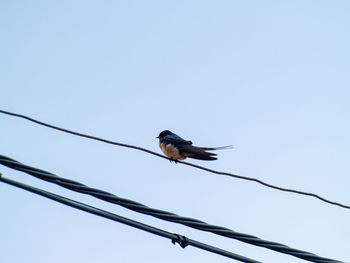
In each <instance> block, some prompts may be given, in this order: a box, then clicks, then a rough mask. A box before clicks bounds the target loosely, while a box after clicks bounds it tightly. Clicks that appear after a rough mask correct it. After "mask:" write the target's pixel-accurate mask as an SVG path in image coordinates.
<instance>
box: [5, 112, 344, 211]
mask: <svg viewBox="0 0 350 263" xmlns="http://www.w3.org/2000/svg"><path fill="white" fill-rule="evenodd" d="M0 113H3V114H6V115H10V116H14V117H18V118H22V119H26V120H28V121H31V122H34V123H36V124H39V125H42V126H45V127H49V128H51V129H55V130H59V131H62V132H66V133H70V134H73V135H77V136H80V137H85V138H88V139H92V140H96V141H100V142H104V143H108V144H112V145H117V146H121V147H126V148H131V149H135V150H139V151H143V152H146V153H149V154H153V155H155V156H158V157H160V158H164V159H167V160H170V161H171V160H172V159H170V158H168V157H166V156H164V155H161V154H159V153H156V152H153V151H150V150H148V149H145V148H142V147H138V146H134V145H130V144H125V143H119V142H114V141H110V140H106V139H103V138H99V137H95V136H91V135H86V134H83V133H79V132H75V131H71V130H68V129H64V128H60V127H57V126H54V125H51V124H48V123H45V122H42V121H38V120H35V119H33V118H31V117H28V116H25V115H22V114H17V113H13V112H8V111H4V110H0ZM177 163H181V164H184V165H187V166H192V167H194V168H198V169H201V170H204V171H207V172H210V173H214V174H220V175H226V176H230V177H234V178H238V179H242V180H247V181H253V182H256V183H259V184H261V185H264V186H266V187H269V188H272V189H275V190H279V191H283V192H290V193H295V194H299V195H306V196H311V197H315V198H317V199H319V200H321V201H323V202H326V203H328V204H331V205H336V206H339V207H342V208H347V209H350V206H349V205H344V204H341V203H338V202H335V201H331V200H328V199H326V198H324V197H321V196H319V195H317V194H314V193H309V192H304V191H300V190H295V189H289V188H285V187H280V186H275V185H272V184H269V183H265V182H263V181H261V180H259V179H256V178H253V177H247V176H242V175H237V174H232V173H227V172H220V171H216V170H213V169H209V168H206V167H203V166H200V165H196V164H192V163H187V162H184V161H177Z"/></svg>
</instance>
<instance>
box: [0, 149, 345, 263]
mask: <svg viewBox="0 0 350 263" xmlns="http://www.w3.org/2000/svg"><path fill="white" fill-rule="evenodd" d="M0 164H3V165H5V166H7V167H10V168H13V169H16V170H19V171H22V172H25V173H27V174H30V175H32V176H34V177H36V178H39V179H42V180H45V181H47V182H51V183H54V184H57V185H60V186H62V187H64V188H67V189H70V190H73V191H76V192H80V193H84V194H88V195H91V196H94V197H96V198H99V199H102V200H105V201H107V202H111V203H114V204H117V205H120V206H123V207H125V208H128V209H130V210H133V211H136V212H139V213H143V214H147V215H151V216H154V217H156V218H159V219H163V220H166V221H170V222H174V223H179V224H182V225H186V226H188V227H192V228H195V229H198V230H202V231H207V232H211V233H214V234H217V235H221V236H225V237H229V238H232V239H236V240H240V241H242V242H246V243H249V244H252V245H255V246H260V247H265V248H267V249H271V250H274V251H277V252H280V253H283V254H288V255H291V256H294V257H298V258H301V259H304V260H307V261H311V262H317V263H340V262H341V261H338V260H334V259H329V258H324V257H320V256H318V255H315V254H313V253H310V252H306V251H302V250H298V249H294V248H290V247H288V246H286V245H283V244H280V243H276V242H271V241H266V240H263V239H260V238H258V237H255V236H252V235H248V234H243V233H239V232H235V231H233V230H231V229H228V228H225V227H220V226H216V225H210V224H207V223H205V222H203V221H200V220H197V219H193V218H189V217H182V216H179V215H176V214H173V213H170V212H167V211H163V210H159V209H153V208H150V207H147V206H145V205H143V204H140V203H138V202H135V201H132V200H128V199H124V198H120V197H118V196H115V195H113V194H111V193H108V192H105V191H102V190H99V189H94V188H90V187H88V186H86V185H84V184H81V183H79V182H75V181H73V180H70V179H65V178H62V177H59V176H57V175H54V174H52V173H49V172H46V171H43V170H40V169H37V168H34V167H30V166H27V165H24V164H22V163H19V162H18V161H15V160H13V159H11V158H8V157H6V156H3V155H0Z"/></svg>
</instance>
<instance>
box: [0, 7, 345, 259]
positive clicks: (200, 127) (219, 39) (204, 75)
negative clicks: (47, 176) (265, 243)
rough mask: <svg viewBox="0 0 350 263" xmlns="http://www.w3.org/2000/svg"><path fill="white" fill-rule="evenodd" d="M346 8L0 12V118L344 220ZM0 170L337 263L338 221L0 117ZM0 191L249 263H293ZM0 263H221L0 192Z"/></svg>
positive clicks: (341, 234) (171, 227)
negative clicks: (185, 150)
mask: <svg viewBox="0 0 350 263" xmlns="http://www.w3.org/2000/svg"><path fill="white" fill-rule="evenodd" d="M349 10H350V3H349V1H57V2H53V1H2V2H1V4H0V27H1V39H2V41H1V43H0V47H1V48H0V58H1V59H0V91H1V93H0V94H1V95H0V98H1V102H0V104H1V107H0V108H1V109H3V110H7V111H13V112H17V113H22V114H26V115H29V116H31V117H34V118H37V119H40V120H42V121H46V122H49V123H52V124H55V125H58V126H62V127H65V128H69V129H73V130H76V131H79V132H84V133H88V134H91V135H95V136H100V137H104V138H106V139H110V140H116V141H119V142H124V143H130V144H134V145H138V146H142V147H146V148H148V149H150V150H153V151H157V152H160V149H159V148H158V143H157V140H156V139H155V137H156V136H157V135H158V134H159V132H160V131H162V130H164V129H170V130H172V131H173V132H175V133H177V134H179V135H180V136H182V137H184V138H185V139H189V140H192V141H193V143H194V144H196V145H201V146H204V145H205V146H221V145H227V144H232V145H234V147H235V148H234V149H233V150H226V151H220V152H219V160H218V161H215V162H201V161H191V160H190V161H191V162H193V163H196V164H201V165H204V166H207V167H210V168H213V169H218V170H222V171H229V172H232V173H236V174H240V175H244V176H250V177H256V178H258V179H261V180H264V181H266V182H269V183H272V184H276V185H279V186H283V187H288V188H296V189H299V190H304V191H308V192H315V193H317V194H319V195H322V196H324V197H326V198H328V199H332V200H334V201H338V202H342V203H345V204H348V205H349V204H350V196H349V189H350V176H349V175H350V166H349V160H350V139H349V134H350V121H349V115H350V114H349V113H350V106H349V105H350V103H349V101H350V77H349V72H350V49H349V47H350V34H349V28H350V16H349ZM0 126H1V135H2V136H1V139H0V145H1V154H3V155H6V156H9V157H11V158H14V159H16V160H19V161H21V162H23V163H26V164H29V165H32V166H35V167H38V168H41V169H44V170H47V171H50V172H53V173H56V174H58V175H60V176H62V177H67V178H71V179H73V180H77V181H79V182H82V183H84V184H87V185H89V186H92V187H96V188H100V189H103V190H106V191H109V192H112V193H114V194H116V195H118V196H121V197H125V198H129V199H132V200H135V201H138V202H141V203H144V204H146V205H148V206H150V207H154V208H159V209H164V210H168V211H171V212H174V213H177V214H180V215H183V216H189V217H194V218H197V219H200V220H203V221H206V222H208V223H211V224H217V225H221V226H225V227H228V228H230V229H233V230H235V231H238V232H243V233H247V234H252V235H256V236H258V237H260V238H263V239H267V240H272V241H276V242H280V243H283V244H286V245H289V246H291V247H295V248H298V249H302V250H306V251H309V252H313V253H316V254H319V255H321V256H326V257H330V258H335V259H338V260H343V261H346V262H350V252H349V247H350V228H349V222H350V210H346V209H342V208H339V207H335V206H331V205H328V204H325V203H322V202H320V201H318V200H316V199H314V198H310V197H303V196H298V195H295V194H291V193H283V192H278V191H275V190H271V189H267V188H265V187H263V186H261V185H257V184H255V183H252V182H247V181H241V180H238V179H233V178H229V177H224V176H218V175H214V174H209V173H206V172H204V171H200V170H197V169H193V168H191V167H187V166H183V165H180V164H178V165H176V164H171V163H169V162H168V161H166V160H163V159H160V158H157V157H155V156H151V155H148V154H145V153H142V152H138V151H134V150H130V149H125V148H119V147H114V146H111V145H106V144H103V143H98V142H93V141H89V140H87V139H83V138H79V137H74V136H72V135H67V134H63V133H60V132H57V131H54V130H50V129H47V128H44V127H39V126H37V125H35V124H32V123H29V122H27V121H24V120H20V119H15V118H11V117H8V116H5V115H0ZM0 172H1V173H3V175H4V176H6V177H9V178H13V179H16V180H19V181H22V182H25V183H28V184H31V185H34V186H37V187H41V188H43V189H47V190H49V191H53V192H55V193H59V194H62V195H65V196H67V197H70V198H74V199H77V200H80V201H84V202H87V203H89V204H91V205H94V206H98V207H101V208H104V209H107V210H109V211H111V212H115V213H118V214H120V215H123V216H126V217H130V218H132V219H135V220H139V221H142V222H145V223H148V224H151V225H154V226H157V227H160V228H163V229H165V230H167V231H170V232H175V233H180V234H184V235H186V236H188V237H190V238H193V239H196V240H199V241H202V242H205V243H209V244H212V245H215V246H218V247H221V248H224V249H227V250H230V251H232V252H235V253H238V254H241V255H244V256H247V257H250V258H254V259H256V260H260V261H263V262H272V263H275V262H276V263H279V262H284V263H292V262H302V261H301V260H299V259H296V258H293V257H290V256H287V255H282V254H279V253H275V252H272V251H269V250H266V249H263V248H258V247H254V246H251V245H248V244H244V243H241V242H238V241H235V240H230V239H225V238H222V237H217V236H215V235H213V234H209V233H201V232H199V231H195V230H191V229H188V228H186V227H183V226H180V225H176V224H170V223H166V222H163V221H160V220H157V219H154V218H151V217H148V216H144V215H140V214H137V213H134V212H131V211H128V210H126V209H124V208H121V207H118V206H113V205H110V204H105V203H103V202H102V201H97V200H95V199H93V198H89V197H85V196H82V195H79V194H75V193H71V192H69V191H68V190H64V189H61V188H59V187H58V186H53V185H50V184H48V183H45V182H41V181H40V180H38V179H35V178H31V177H30V176H28V175H26V174H22V173H19V172H16V171H13V170H10V169H7V168H5V167H2V166H1V167H0ZM0 197H1V200H2V202H1V203H2V205H1V210H2V213H1V225H0V247H1V249H0V250H1V256H0V257H1V262H9V263H20V262H27V263H34V262H35V263H46V262H50V263H56V262H57V263H58V262H65V263H73V262H87V263H90V262H104V263H108V262H170V263H171V262H179V261H181V262H184V263H187V262H232V261H231V260H230V259H227V258H223V257H220V256H217V255H214V254H210V253H207V252H205V251H201V250H198V249H196V248H192V247H187V248H186V249H181V248H180V247H179V246H173V245H172V244H171V242H170V241H169V240H166V239H163V238H161V237H157V236H154V235H151V234H148V233H145V232H143V231H139V230H136V229H134V228H131V227H128V226H125V225H122V224H119V223H115V222H111V221H108V220H105V219H102V218H100V217H96V216H94V215H90V214H85V213H83V212H80V211H77V210H75V209H72V208H69V207H66V206H64V205H61V204H58V203H55V202H53V201H50V200H47V199H45V198H42V197H39V196H36V195H34V194H31V193H27V192H25V191H23V190H20V189H15V188H13V187H10V186H8V185H4V184H2V183H0Z"/></svg>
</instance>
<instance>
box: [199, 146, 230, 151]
mask: <svg viewBox="0 0 350 263" xmlns="http://www.w3.org/2000/svg"><path fill="white" fill-rule="evenodd" d="M198 148H199V149H201V150H203V151H215V150H225V149H232V148H233V146H232V145H227V146H220V147H211V148H210V147H198Z"/></svg>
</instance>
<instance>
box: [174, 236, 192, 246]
mask: <svg viewBox="0 0 350 263" xmlns="http://www.w3.org/2000/svg"><path fill="white" fill-rule="evenodd" d="M174 235H175V237H174V238H173V239H171V242H172V243H173V244H174V245H175V244H176V243H179V245H180V246H181V247H182V248H185V247H187V246H188V242H187V237H185V236H182V235H179V234H174Z"/></svg>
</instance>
